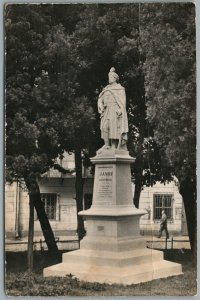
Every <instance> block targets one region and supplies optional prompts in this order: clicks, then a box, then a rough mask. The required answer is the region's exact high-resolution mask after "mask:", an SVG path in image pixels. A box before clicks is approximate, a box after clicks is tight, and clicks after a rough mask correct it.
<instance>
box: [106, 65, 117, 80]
mask: <svg viewBox="0 0 200 300" xmlns="http://www.w3.org/2000/svg"><path fill="white" fill-rule="evenodd" d="M118 80H119V76H118V75H117V73H116V72H115V68H113V67H112V68H111V69H110V72H109V73H108V82H109V83H114V82H116V81H118Z"/></svg>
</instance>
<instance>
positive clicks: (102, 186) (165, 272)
mask: <svg viewBox="0 0 200 300" xmlns="http://www.w3.org/2000/svg"><path fill="white" fill-rule="evenodd" d="M133 161H134V159H133V158H132V157H130V156H129V153H128V151H122V150H104V151H103V152H102V153H101V155H97V156H96V157H94V158H93V159H92V162H93V163H94V164H95V181H94V191H93V203H92V207H91V208H90V209H89V210H86V211H82V212H80V215H82V216H84V217H85V218H86V220H87V235H86V237H84V238H83V240H82V241H81V244H80V249H79V250H76V251H73V252H70V253H65V254H63V262H62V263H60V264H57V265H54V266H51V267H48V268H45V269H44V276H65V275H67V274H70V273H71V274H73V275H75V276H76V277H77V278H79V279H81V280H84V281H89V282H100V283H104V282H105V283H119V284H134V283H140V282H145V281H151V280H153V279H157V278H163V277H168V276H174V275H179V274H182V267H181V265H180V264H177V263H172V262H169V261H165V260H164V259H163V252H161V251H156V250H152V249H147V248H146V243H145V240H144V238H143V237H141V236H140V233H139V219H140V217H141V216H142V215H144V214H146V213H147V212H146V211H144V210H141V209H136V208H135V207H134V205H133V195H132V185H131V173H130V164H131V163H132V162H133Z"/></svg>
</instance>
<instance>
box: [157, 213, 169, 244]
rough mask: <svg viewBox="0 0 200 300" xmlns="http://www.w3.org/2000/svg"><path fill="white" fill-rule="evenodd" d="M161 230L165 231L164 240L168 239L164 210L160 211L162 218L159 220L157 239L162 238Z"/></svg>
mask: <svg viewBox="0 0 200 300" xmlns="http://www.w3.org/2000/svg"><path fill="white" fill-rule="evenodd" d="M163 230H165V233H166V238H167V239H168V238H169V232H168V229H167V215H166V213H165V211H164V210H162V216H161V219H160V230H159V234H158V238H160V237H161V236H162V232H163Z"/></svg>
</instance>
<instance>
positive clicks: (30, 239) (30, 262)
mask: <svg viewBox="0 0 200 300" xmlns="http://www.w3.org/2000/svg"><path fill="white" fill-rule="evenodd" d="M33 238H34V203H33V199H32V196H31V194H30V195H29V228H28V253H27V260H28V270H29V272H32V271H33Z"/></svg>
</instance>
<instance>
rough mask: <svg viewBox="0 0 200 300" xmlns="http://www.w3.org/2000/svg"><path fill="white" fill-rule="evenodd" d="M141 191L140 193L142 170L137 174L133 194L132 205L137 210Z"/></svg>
mask: <svg viewBox="0 0 200 300" xmlns="http://www.w3.org/2000/svg"><path fill="white" fill-rule="evenodd" d="M141 191H142V170H141V171H139V172H138V173H137V175H136V178H135V192H134V197H133V203H134V205H135V207H136V208H139V201H140V194H141Z"/></svg>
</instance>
